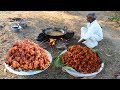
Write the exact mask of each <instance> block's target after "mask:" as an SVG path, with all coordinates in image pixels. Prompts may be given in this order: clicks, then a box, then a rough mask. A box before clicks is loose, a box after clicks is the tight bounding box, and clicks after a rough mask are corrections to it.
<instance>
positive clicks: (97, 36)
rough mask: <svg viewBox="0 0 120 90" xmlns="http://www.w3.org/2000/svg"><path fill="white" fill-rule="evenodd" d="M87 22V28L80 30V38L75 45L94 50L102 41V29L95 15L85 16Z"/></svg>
mask: <svg viewBox="0 0 120 90" xmlns="http://www.w3.org/2000/svg"><path fill="white" fill-rule="evenodd" d="M87 22H88V23H87V26H86V27H82V28H81V38H80V40H79V41H78V43H77V44H81V45H82V44H84V45H85V46H87V47H89V48H94V47H95V46H97V45H98V42H99V41H101V40H102V39H103V32H102V28H101V26H100V25H99V24H98V22H97V20H96V15H95V13H90V14H88V15H87Z"/></svg>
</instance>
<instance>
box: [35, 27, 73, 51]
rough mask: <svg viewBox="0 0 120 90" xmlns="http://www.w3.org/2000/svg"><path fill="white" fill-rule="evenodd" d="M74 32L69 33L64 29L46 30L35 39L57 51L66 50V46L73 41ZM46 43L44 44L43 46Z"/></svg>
mask: <svg viewBox="0 0 120 90" xmlns="http://www.w3.org/2000/svg"><path fill="white" fill-rule="evenodd" d="M73 36H74V32H69V31H68V30H67V29H66V28H46V29H42V33H40V34H39V36H38V37H37V41H39V42H41V44H44V45H43V46H45V45H47V47H53V48H57V49H66V44H68V43H69V42H70V40H72V39H73ZM45 43H46V44H45Z"/></svg>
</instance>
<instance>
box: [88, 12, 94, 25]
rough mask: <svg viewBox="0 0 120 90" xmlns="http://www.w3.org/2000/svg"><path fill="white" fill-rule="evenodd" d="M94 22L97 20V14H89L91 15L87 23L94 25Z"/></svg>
mask: <svg viewBox="0 0 120 90" xmlns="http://www.w3.org/2000/svg"><path fill="white" fill-rule="evenodd" d="M94 20H96V15H95V13H89V14H88V15H87V21H88V22H90V23H92V22H93V21H94Z"/></svg>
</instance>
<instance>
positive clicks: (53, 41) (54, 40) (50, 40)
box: [49, 38, 57, 45]
mask: <svg viewBox="0 0 120 90" xmlns="http://www.w3.org/2000/svg"><path fill="white" fill-rule="evenodd" d="M56 40H57V39H53V38H50V39H49V42H50V45H55V42H56Z"/></svg>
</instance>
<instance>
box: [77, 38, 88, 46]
mask: <svg viewBox="0 0 120 90" xmlns="http://www.w3.org/2000/svg"><path fill="white" fill-rule="evenodd" d="M84 41H86V40H85V39H82V40H81V41H80V42H78V43H76V44H77V45H82V42H84Z"/></svg>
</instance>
